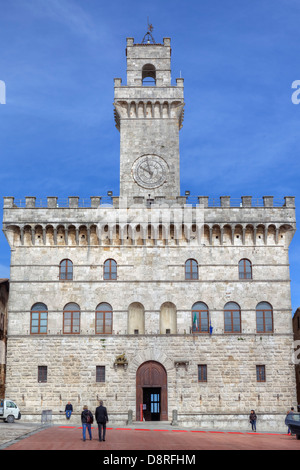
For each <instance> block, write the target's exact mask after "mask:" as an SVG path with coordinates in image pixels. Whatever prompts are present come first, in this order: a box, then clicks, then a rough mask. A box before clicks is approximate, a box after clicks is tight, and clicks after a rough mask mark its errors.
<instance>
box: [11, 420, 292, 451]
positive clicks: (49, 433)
mask: <svg viewBox="0 0 300 470" xmlns="http://www.w3.org/2000/svg"><path fill="white" fill-rule="evenodd" d="M27 436H28V437H26V436H24V438H22V437H21V436H20V437H19V438H18V439H17V440H16V441H10V442H9V443H7V444H6V446H2V448H5V449H6V450H101V451H103V456H104V455H110V454H112V453H113V452H114V451H119V450H124V451H130V450H133V451H141V450H145V451H147V450H156V451H169V452H170V453H172V452H173V454H174V453H177V452H179V451H180V450H186V451H190V452H191V451H199V450H299V449H300V441H299V440H297V439H296V437H295V436H288V435H287V434H271V433H259V432H257V433H251V432H233V431H232V432H229V431H226V432H225V431H224V432H221V431H209V430H206V431H204V430H183V429H174V430H169V429H164V428H158V429H155V428H154V427H153V428H146V427H143V428H135V427H127V428H126V427H124V428H117V427H115V428H109V427H108V428H107V436H106V441H105V442H99V441H98V434H97V427H95V426H93V427H92V437H93V439H92V441H90V440H86V441H85V442H84V441H83V440H82V430H81V427H80V426H50V427H47V428H45V429H41V430H39V431H37V432H34V433H33V434H31V435H27ZM117 455H119V453H117ZM132 455H134V453H133V454H132Z"/></svg>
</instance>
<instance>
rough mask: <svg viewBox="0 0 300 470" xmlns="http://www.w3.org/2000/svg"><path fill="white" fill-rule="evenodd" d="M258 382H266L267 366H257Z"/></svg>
mask: <svg viewBox="0 0 300 470" xmlns="http://www.w3.org/2000/svg"><path fill="white" fill-rule="evenodd" d="M256 381H257V382H265V381H266V367H265V366H256Z"/></svg>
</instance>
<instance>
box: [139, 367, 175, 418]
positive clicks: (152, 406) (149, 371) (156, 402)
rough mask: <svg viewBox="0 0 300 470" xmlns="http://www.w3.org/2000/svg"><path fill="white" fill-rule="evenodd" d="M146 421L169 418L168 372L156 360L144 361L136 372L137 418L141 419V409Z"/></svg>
mask: <svg viewBox="0 0 300 470" xmlns="http://www.w3.org/2000/svg"><path fill="white" fill-rule="evenodd" d="M141 405H143V416H144V418H145V420H146V421H167V420H168V385H167V372H166V369H165V368H164V366H163V365H162V364H160V363H159V362H156V361H147V362H144V363H143V364H142V365H141V366H140V367H139V368H138V370H137V373H136V419H137V420H138V421H139V420H140V419H141V414H140V409H141Z"/></svg>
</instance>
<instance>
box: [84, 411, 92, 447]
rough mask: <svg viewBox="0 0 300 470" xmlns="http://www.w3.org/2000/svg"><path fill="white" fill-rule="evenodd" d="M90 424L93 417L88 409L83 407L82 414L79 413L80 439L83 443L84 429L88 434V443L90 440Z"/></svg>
mask: <svg viewBox="0 0 300 470" xmlns="http://www.w3.org/2000/svg"><path fill="white" fill-rule="evenodd" d="M92 422H93V415H92V413H91V412H90V410H89V409H88V407H87V406H86V405H85V406H84V407H83V412H82V413H81V423H82V437H83V440H84V441H85V434H86V428H87V430H88V432H89V436H90V441H91V440H92V430H91V424H92Z"/></svg>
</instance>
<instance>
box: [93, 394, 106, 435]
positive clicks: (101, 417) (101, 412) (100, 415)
mask: <svg viewBox="0 0 300 470" xmlns="http://www.w3.org/2000/svg"><path fill="white" fill-rule="evenodd" d="M95 419H96V421H97V424H98V435H99V441H100V442H101V441H105V436H106V423H107V421H108V416H107V410H106V408H105V406H103V401H102V400H100V406H98V407H97V408H96V411H95Z"/></svg>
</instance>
